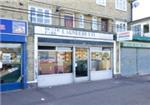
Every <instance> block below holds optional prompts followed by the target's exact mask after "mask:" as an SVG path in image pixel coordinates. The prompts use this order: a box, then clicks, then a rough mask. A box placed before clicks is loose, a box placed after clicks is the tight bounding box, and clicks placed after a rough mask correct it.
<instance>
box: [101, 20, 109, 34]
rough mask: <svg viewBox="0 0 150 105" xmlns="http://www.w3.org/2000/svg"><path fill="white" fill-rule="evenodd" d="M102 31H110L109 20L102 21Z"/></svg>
mask: <svg viewBox="0 0 150 105" xmlns="http://www.w3.org/2000/svg"><path fill="white" fill-rule="evenodd" d="M101 31H104V32H107V31H108V20H107V19H102V20H101Z"/></svg>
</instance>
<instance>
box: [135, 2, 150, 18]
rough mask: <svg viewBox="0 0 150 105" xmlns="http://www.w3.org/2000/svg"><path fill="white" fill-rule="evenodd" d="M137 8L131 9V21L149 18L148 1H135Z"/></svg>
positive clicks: (149, 3)
mask: <svg viewBox="0 0 150 105" xmlns="http://www.w3.org/2000/svg"><path fill="white" fill-rule="evenodd" d="M136 2H138V3H139V4H138V6H137V7H133V20H137V19H141V18H145V17H150V0H137V1H136Z"/></svg>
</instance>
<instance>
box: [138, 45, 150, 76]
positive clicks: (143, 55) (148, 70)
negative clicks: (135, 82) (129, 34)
mask: <svg viewBox="0 0 150 105" xmlns="http://www.w3.org/2000/svg"><path fill="white" fill-rule="evenodd" d="M137 61H138V62H137V67H138V69H137V70H138V73H139V75H143V74H150V49H144V48H143V49H137Z"/></svg>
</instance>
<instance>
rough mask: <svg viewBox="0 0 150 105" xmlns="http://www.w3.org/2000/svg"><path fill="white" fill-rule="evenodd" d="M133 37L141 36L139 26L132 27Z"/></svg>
mask: <svg viewBox="0 0 150 105" xmlns="http://www.w3.org/2000/svg"><path fill="white" fill-rule="evenodd" d="M131 29H132V31H133V35H141V25H134V26H132V27H131Z"/></svg>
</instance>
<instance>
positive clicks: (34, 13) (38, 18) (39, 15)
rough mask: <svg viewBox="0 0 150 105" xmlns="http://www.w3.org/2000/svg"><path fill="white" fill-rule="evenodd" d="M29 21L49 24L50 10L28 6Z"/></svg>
mask: <svg viewBox="0 0 150 105" xmlns="http://www.w3.org/2000/svg"><path fill="white" fill-rule="evenodd" d="M29 10H30V14H29V21H31V22H32V23H40V24H51V21H52V19H51V16H50V14H51V10H50V9H44V8H38V7H33V6H31V7H29Z"/></svg>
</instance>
